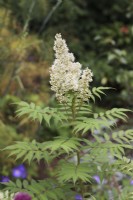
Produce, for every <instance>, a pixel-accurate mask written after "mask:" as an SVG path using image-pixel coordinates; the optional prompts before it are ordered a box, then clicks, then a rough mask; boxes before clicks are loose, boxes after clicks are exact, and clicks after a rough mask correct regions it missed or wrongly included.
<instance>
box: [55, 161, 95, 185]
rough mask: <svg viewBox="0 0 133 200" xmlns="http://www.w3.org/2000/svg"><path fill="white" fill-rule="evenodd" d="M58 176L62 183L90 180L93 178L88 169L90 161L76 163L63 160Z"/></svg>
mask: <svg viewBox="0 0 133 200" xmlns="http://www.w3.org/2000/svg"><path fill="white" fill-rule="evenodd" d="M57 176H58V180H59V182H61V183H64V182H67V181H73V182H74V184H75V183H76V181H78V180H82V181H83V182H90V180H91V176H90V175H89V171H88V163H80V164H79V165H75V164H74V163H70V162H67V163H66V162H63V163H62V164H60V166H59V168H58V172H57Z"/></svg>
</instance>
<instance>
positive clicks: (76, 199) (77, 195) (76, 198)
mask: <svg viewBox="0 0 133 200" xmlns="http://www.w3.org/2000/svg"><path fill="white" fill-rule="evenodd" d="M75 200H83V198H82V196H81V195H80V194H76V195H75Z"/></svg>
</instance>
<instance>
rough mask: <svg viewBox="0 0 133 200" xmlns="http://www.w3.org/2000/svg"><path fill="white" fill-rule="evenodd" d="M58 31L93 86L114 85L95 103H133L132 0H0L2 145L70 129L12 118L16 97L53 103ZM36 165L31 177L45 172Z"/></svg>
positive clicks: (3, 169)
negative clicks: (52, 78) (87, 71)
mask: <svg viewBox="0 0 133 200" xmlns="http://www.w3.org/2000/svg"><path fill="white" fill-rule="evenodd" d="M59 32H60V33H62V35H63V38H65V39H66V40H67V43H68V46H69V48H70V49H71V52H73V53H74V54H75V57H76V60H78V61H79V62H81V63H82V64H83V67H88V66H89V67H90V68H91V69H92V71H93V73H94V81H93V85H92V86H99V85H102V86H111V87H113V88H115V90H114V91H110V92H108V95H107V97H106V98H105V99H106V100H105V101H103V103H100V104H98V105H97V106H104V108H106V107H108V108H109V107H116V106H117V107H128V108H131V109H132V108H133V47H132V44H133V0H112V1H107V0H100V3H99V2H98V1H97V0H89V1H88V0H82V1H81V0H62V1H61V0H58V1H57V0H28V1H27V0H17V1H16V0H0V85H1V87H0V96H1V98H0V148H3V147H5V146H7V145H9V144H11V143H12V142H13V141H17V140H28V141H31V140H32V139H33V138H35V139H37V140H38V141H43V140H48V139H50V138H51V137H53V136H56V135H61V134H68V130H65V129H63V130H58V129H55V125H54V124H53V125H52V126H53V127H52V130H50V129H49V127H46V125H45V124H42V125H41V126H40V125H39V124H37V123H36V122H30V123H29V121H28V119H18V118H16V117H15V110H16V105H15V104H14V103H15V102H16V101H19V100H26V101H29V102H30V101H32V102H35V103H36V104H39V105H41V106H42V107H44V106H45V105H50V106H54V105H55V102H54V96H53V94H52V93H51V91H50V85H49V67H50V66H51V64H52V62H53V58H54V55H53V42H54V36H55V34H56V33H59ZM130 126H132V123H131V122H130ZM7 155H8V152H4V153H3V152H2V153H1V154H0V174H4V175H9V176H10V174H11V169H12V167H13V166H14V165H16V162H15V161H14V160H11V159H7ZM18 164H19V163H18ZM36 165H38V164H35V166H34V167H33V168H32V169H31V168H30V169H29V178H30V177H31V176H32V174H34V176H40V177H41V178H43V176H44V177H45V176H46V173H47V172H44V171H43V176H42V174H39V173H38V171H39V170H38V168H36ZM42 165H44V163H43V164H42V163H41V164H40V165H39V169H41V168H42Z"/></svg>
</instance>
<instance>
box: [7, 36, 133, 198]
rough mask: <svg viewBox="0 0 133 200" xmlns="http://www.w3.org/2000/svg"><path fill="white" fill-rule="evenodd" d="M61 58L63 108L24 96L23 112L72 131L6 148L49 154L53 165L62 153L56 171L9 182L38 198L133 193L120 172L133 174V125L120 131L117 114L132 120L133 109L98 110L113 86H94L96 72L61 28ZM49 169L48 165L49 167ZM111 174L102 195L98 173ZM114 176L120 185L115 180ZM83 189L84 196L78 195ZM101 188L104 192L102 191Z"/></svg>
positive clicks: (19, 153)
mask: <svg viewBox="0 0 133 200" xmlns="http://www.w3.org/2000/svg"><path fill="white" fill-rule="evenodd" d="M54 50H55V61H54V63H53V65H52V67H51V69H50V83H51V89H52V90H53V91H55V93H56V98H57V101H58V103H59V106H58V107H57V108H53V107H45V108H42V107H40V106H38V105H37V106H36V105H35V104H34V103H27V102H23V101H22V102H18V103H17V104H18V106H19V108H18V110H17V115H18V116H19V117H20V116H23V115H28V117H29V119H31V120H38V121H39V122H40V123H41V122H42V121H45V122H46V123H47V124H48V126H51V123H52V122H53V121H54V123H55V124H56V125H57V126H58V128H59V127H61V128H62V127H66V126H67V127H69V129H68V130H70V133H69V134H68V135H69V136H68V137H66V136H65V137H64V136H60V137H56V138H53V140H51V141H44V142H42V143H39V142H38V141H36V140H33V141H32V142H21V141H20V142H16V143H15V144H13V145H11V146H8V147H6V148H5V150H11V154H10V156H12V155H15V156H16V159H21V158H22V157H23V162H24V161H28V162H29V164H32V163H33V162H34V161H35V160H37V161H38V162H39V161H40V160H42V159H43V160H44V161H45V162H46V163H47V167H48V169H49V170H51V168H50V163H51V162H52V161H53V160H55V159H57V160H58V163H57V165H55V167H54V170H53V171H52V173H51V177H49V178H48V179H45V180H40V181H37V180H32V181H31V182H30V183H29V182H28V181H26V180H24V181H21V180H17V181H16V183H14V182H12V181H10V182H9V183H6V190H9V191H10V192H11V193H16V192H20V191H21V192H28V193H29V194H30V195H31V196H32V198H33V199H35V200H68V199H71V200H74V199H75V198H76V199H80V200H81V199H83V200H85V199H86V200H87V199H88V200H89V199H90V200H91V199H97V200H100V199H103V198H104V199H109V197H108V196H107V195H108V190H111V189H112V195H113V199H119V200H125V199H130V198H132V197H133V194H132V192H129V190H130V188H128V189H129V190H128V189H127V190H122V189H121V188H120V187H119V184H118V182H117V180H116V178H115V173H116V172H121V173H123V174H127V175H130V176H132V171H133V161H132V160H130V159H129V158H127V157H126V154H125V150H126V149H132V148H133V147H132V140H133V130H132V129H131V130H126V131H123V130H121V131H118V132H117V131H115V132H113V130H112V129H113V127H114V126H116V120H117V119H120V120H123V121H126V119H127V114H126V112H130V110H128V109H124V108H113V109H111V110H108V111H106V112H100V113H93V112H92V110H91V106H90V102H91V101H92V102H94V101H95V98H96V97H98V98H101V97H100V96H101V95H102V94H105V93H104V90H106V89H109V88H107V87H105V88H104V87H97V88H96V87H95V88H92V89H90V86H89V85H90V82H91V81H92V76H93V74H92V72H91V70H90V69H85V70H82V66H81V64H80V63H78V62H75V58H74V56H73V54H72V53H70V52H69V49H68V47H67V45H66V42H65V40H63V39H62V37H61V35H60V34H57V35H56V40H55V45H54ZM44 170H45V169H44ZM96 174H97V175H98V176H100V179H101V182H102V180H103V179H104V180H106V182H107V185H108V188H107V189H106V191H102V194H103V193H104V194H105V197H100V194H99V196H97V193H96V192H95V191H94V190H93V189H92V186H93V185H94V182H93V177H94V176H95V175H96ZM111 180H113V182H114V186H113V187H112V186H110V188H109V185H110V182H111ZM76 194H79V195H80V196H79V198H78V197H77V196H75V195H76ZM102 194H101V195H102Z"/></svg>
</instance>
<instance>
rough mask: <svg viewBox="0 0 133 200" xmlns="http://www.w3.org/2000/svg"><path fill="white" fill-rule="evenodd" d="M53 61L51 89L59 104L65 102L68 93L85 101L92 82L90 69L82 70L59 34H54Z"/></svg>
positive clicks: (88, 95)
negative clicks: (73, 93) (72, 93)
mask: <svg viewBox="0 0 133 200" xmlns="http://www.w3.org/2000/svg"><path fill="white" fill-rule="evenodd" d="M54 51H55V61H54V63H53V65H52V67H51V70H50V84H51V89H52V90H53V91H55V93H56V98H57V99H58V100H59V102H64V101H67V94H68V92H76V94H77V97H78V98H80V99H81V100H83V101H87V100H88V98H89V97H90V95H91V92H90V90H89V83H90V82H91V81H92V76H93V75H92V72H91V70H90V69H85V70H82V69H81V68H82V66H81V64H80V63H79V62H75V58H74V55H73V54H72V53H70V52H69V49H68V47H67V44H66V41H65V40H64V39H62V37H61V34H56V36H55V43H54Z"/></svg>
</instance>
